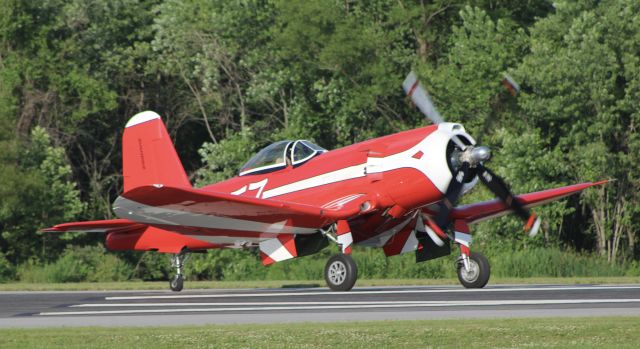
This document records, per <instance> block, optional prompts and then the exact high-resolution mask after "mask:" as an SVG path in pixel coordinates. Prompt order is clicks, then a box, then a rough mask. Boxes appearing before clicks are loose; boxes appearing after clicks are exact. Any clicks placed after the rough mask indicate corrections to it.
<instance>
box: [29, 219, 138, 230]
mask: <svg viewBox="0 0 640 349" xmlns="http://www.w3.org/2000/svg"><path fill="white" fill-rule="evenodd" d="M144 227H146V224H140V223H136V222H132V221H130V220H128V219H107V220H100V221H88V222H72V223H63V224H58V225H56V226H54V227H52V228H45V229H42V230H41V231H43V232H48V233H63V232H68V231H72V232H83V233H116V232H128V231H133V230H137V229H141V228H144Z"/></svg>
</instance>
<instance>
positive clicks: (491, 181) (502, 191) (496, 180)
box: [476, 164, 540, 237]
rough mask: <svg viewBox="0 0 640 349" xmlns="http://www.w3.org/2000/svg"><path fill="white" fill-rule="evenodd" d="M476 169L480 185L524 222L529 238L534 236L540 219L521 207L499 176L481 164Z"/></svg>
mask: <svg viewBox="0 0 640 349" xmlns="http://www.w3.org/2000/svg"><path fill="white" fill-rule="evenodd" d="M476 168H477V169H478V177H480V180H481V181H482V183H484V184H485V185H486V186H487V188H489V190H491V192H493V193H494V194H495V195H496V196H497V197H498V198H500V200H502V202H504V204H505V205H506V206H507V207H509V208H511V209H512V210H513V212H515V214H516V215H518V216H519V217H520V218H521V219H522V220H524V221H525V222H526V223H525V227H524V229H525V231H528V232H529V236H531V237H533V236H535V235H536V234H537V233H538V230H539V229H540V217H537V216H536V215H535V213H533V212H531V211H530V210H529V209H527V208H526V207H524V206H522V204H521V203H520V201H518V200H517V199H516V198H515V197H514V196H513V194H511V191H510V190H509V187H508V186H507V184H506V183H505V182H504V180H503V179H502V178H500V176H498V175H496V174H495V173H493V172H492V171H491V170H489V169H488V168H486V167H485V166H484V165H483V164H478V165H477V166H476Z"/></svg>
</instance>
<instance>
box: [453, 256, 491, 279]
mask: <svg viewBox="0 0 640 349" xmlns="http://www.w3.org/2000/svg"><path fill="white" fill-rule="evenodd" d="M465 259H466V261H465ZM456 269H458V280H459V281H460V283H461V284H462V286H464V287H465V288H483V287H484V286H485V285H486V284H487V282H489V276H490V275H491V266H490V265H489V261H488V260H487V257H485V256H484V255H483V254H482V253H478V252H471V254H470V255H469V256H466V258H465V256H464V255H463V256H461V257H460V259H458V262H457V263H456Z"/></svg>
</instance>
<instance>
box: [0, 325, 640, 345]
mask: <svg viewBox="0 0 640 349" xmlns="http://www.w3.org/2000/svg"><path fill="white" fill-rule="evenodd" d="M638 343H640V317H606V318H548V319H489V320H429V321H376V322H355V323H346V322H345V323H302V324H277V325H211V326H185V327H147V328H104V327H100V328H96V327H87V328H82V327H81V328H65V329H11V330H0V347H2V348H147V347H152V348H154V349H160V348H171V349H174V348H182V347H188V348H296V349H304V348H581V349H582V348H637V347H638Z"/></svg>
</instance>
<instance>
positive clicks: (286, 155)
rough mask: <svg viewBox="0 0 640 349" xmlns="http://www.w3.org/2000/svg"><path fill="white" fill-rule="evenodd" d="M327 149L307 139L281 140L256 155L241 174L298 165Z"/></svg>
mask: <svg viewBox="0 0 640 349" xmlns="http://www.w3.org/2000/svg"><path fill="white" fill-rule="evenodd" d="M326 151H327V150H326V149H324V148H322V147H320V146H318V145H316V144H313V143H311V142H309V141H306V140H298V141H279V142H275V143H272V144H270V145H268V146H267V147H265V148H263V149H262V150H260V151H259V152H258V153H257V154H256V155H254V156H253V157H252V158H251V159H249V161H247V163H246V164H245V165H244V166H242V168H241V169H240V176H243V175H247V174H251V173H264V172H271V171H275V170H279V169H282V168H285V167H287V165H293V166H298V165H301V164H302V163H304V162H306V161H308V160H309V159H311V158H313V157H314V156H317V155H319V154H322V153H324V152H326Z"/></svg>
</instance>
